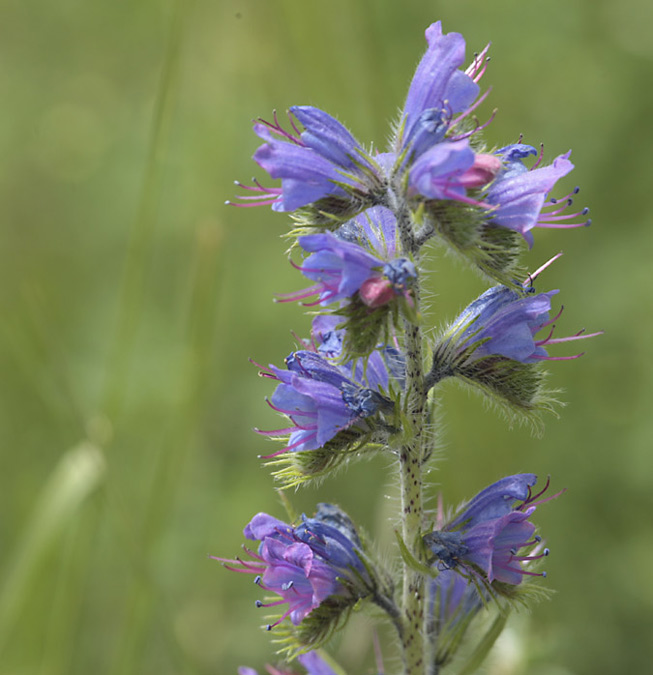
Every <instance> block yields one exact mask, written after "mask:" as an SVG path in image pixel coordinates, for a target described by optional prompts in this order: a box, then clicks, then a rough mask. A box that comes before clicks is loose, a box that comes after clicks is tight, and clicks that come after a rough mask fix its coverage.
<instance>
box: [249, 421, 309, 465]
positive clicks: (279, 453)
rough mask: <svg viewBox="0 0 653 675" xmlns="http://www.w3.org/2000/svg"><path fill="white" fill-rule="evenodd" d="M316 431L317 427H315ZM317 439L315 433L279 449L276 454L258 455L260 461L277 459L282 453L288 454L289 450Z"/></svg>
mask: <svg viewBox="0 0 653 675" xmlns="http://www.w3.org/2000/svg"><path fill="white" fill-rule="evenodd" d="M316 429H317V427H316ZM315 438H317V432H316V433H314V434H309V435H308V436H304V437H303V438H300V439H299V440H298V441H295V442H294V443H291V444H290V445H286V447H285V448H281V450H277V451H276V452H272V453H270V454H269V455H259V457H260V458H261V459H272V458H273V457H278V456H279V455H283V453H284V452H288V451H289V450H294V449H295V448H296V447H297V446H299V445H303V444H304V443H307V442H308V441H312V440H313V439H315Z"/></svg>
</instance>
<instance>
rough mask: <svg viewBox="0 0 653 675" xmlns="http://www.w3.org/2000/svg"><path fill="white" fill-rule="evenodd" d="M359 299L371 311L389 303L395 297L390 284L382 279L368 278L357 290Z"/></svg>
mask: <svg viewBox="0 0 653 675" xmlns="http://www.w3.org/2000/svg"><path fill="white" fill-rule="evenodd" d="M358 295H359V296H360V299H361V300H362V301H363V302H364V303H365V304H366V305H367V306H368V307H372V308H373V309H374V308H376V307H382V306H383V305H385V304H387V303H388V302H390V301H391V300H392V299H393V298H394V297H395V295H396V293H395V291H394V288H393V287H392V284H391V283H390V281H389V280H388V279H385V278H383V277H370V278H369V279H367V280H366V281H364V282H363V283H362V284H361V287H360V289H359V290H358Z"/></svg>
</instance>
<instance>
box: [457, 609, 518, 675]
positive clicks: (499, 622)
mask: <svg viewBox="0 0 653 675" xmlns="http://www.w3.org/2000/svg"><path fill="white" fill-rule="evenodd" d="M507 620H508V612H503V613H501V614H499V615H498V616H497V618H496V619H495V620H494V621H493V623H492V625H491V626H490V628H489V629H488V631H487V633H485V635H484V636H483V639H482V640H481V641H480V642H479V643H478V645H477V646H476V649H475V650H474V651H473V652H472V654H471V656H470V657H469V659H467V662H466V663H465V664H464V665H463V667H462V668H461V669H460V670H459V671H458V675H472V673H475V672H477V670H478V668H479V666H480V665H481V664H482V663H483V661H484V660H485V657H486V656H487V655H488V654H489V653H490V649H492V647H493V646H494V643H495V642H496V641H497V638H498V637H499V635H501V631H503V629H504V628H505V625H506V621H507Z"/></svg>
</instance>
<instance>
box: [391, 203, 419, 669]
mask: <svg viewBox="0 0 653 675" xmlns="http://www.w3.org/2000/svg"><path fill="white" fill-rule="evenodd" d="M393 206H394V207H395V208H394V209H393V210H394V211H395V216H396V218H397V223H398V226H399V232H400V236H401V243H402V248H403V251H404V252H406V253H410V254H412V255H413V257H415V258H416V257H417V256H418V253H419V245H418V244H417V243H416V241H415V236H414V228H413V223H412V219H411V217H410V212H409V210H408V208H407V206H406V205H405V204H394V205H393ZM415 262H417V260H415ZM413 292H414V300H415V314H417V315H418V314H419V295H420V294H419V279H418V283H417V284H416V285H415V287H414V291H413ZM404 349H405V353H406V388H405V404H404V405H405V409H404V413H405V419H406V423H407V427H408V428H407V429H406V430H405V431H406V433H405V435H404V441H403V443H402V446H401V449H400V451H399V471H400V485H401V523H402V537H403V540H404V543H405V544H406V546H407V547H408V549H409V551H410V553H411V554H412V555H413V557H415V558H416V559H418V560H419V559H420V558H421V557H422V554H421V546H420V538H421V529H422V520H423V503H422V492H423V488H422V484H423V476H422V471H423V465H424V457H425V444H424V422H425V415H426V400H427V393H426V389H425V387H424V362H423V356H422V331H421V328H420V326H419V325H416V324H414V323H412V322H411V321H409V320H408V319H404ZM424 602H425V594H424V577H423V575H422V574H421V573H420V572H418V571H416V570H414V569H412V568H411V567H410V566H408V565H407V564H404V574H403V594H402V603H401V608H402V614H403V621H404V629H403V633H402V636H401V642H402V651H403V659H404V673H405V675H423V673H424V672H425V666H426V664H425V661H424V630H423V628H424V620H425V617H424Z"/></svg>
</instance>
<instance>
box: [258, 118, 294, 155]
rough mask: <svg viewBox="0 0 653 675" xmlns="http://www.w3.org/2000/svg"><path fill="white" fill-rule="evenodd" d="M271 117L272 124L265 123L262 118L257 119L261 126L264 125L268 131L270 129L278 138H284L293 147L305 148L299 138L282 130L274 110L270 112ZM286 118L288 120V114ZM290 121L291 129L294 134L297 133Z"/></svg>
mask: <svg viewBox="0 0 653 675" xmlns="http://www.w3.org/2000/svg"><path fill="white" fill-rule="evenodd" d="M272 115H273V119H274V124H273V123H272V122H267V121H266V120H264V119H263V118H262V117H259V118H258V121H259V122H260V123H261V124H264V125H265V126H266V127H268V129H271V130H272V131H273V132H274V133H275V134H277V135H278V136H281V137H282V138H285V139H287V140H289V141H290V142H291V143H294V144H295V145H300V146H303V147H305V144H304V143H303V142H302V140H301V138H299V137H298V136H293V135H292V134H291V133H290V132H288V131H286V130H285V129H283V128H282V126H281V124H279V118H278V117H277V111H276V110H274V111H273V112H272ZM288 118H289V119H290V114H289V115H288ZM290 121H291V126H292V127H293V129H294V130H295V131H296V132H298V130H297V129H296V127H295V126H294V124H292V119H291V120H290ZM298 133H299V132H298Z"/></svg>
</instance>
